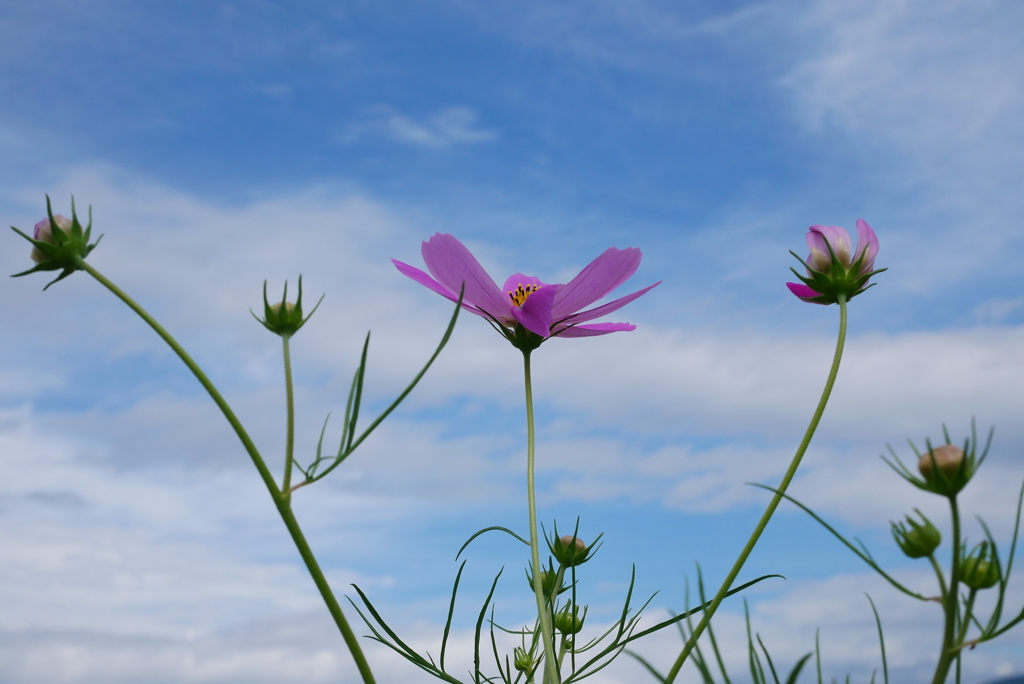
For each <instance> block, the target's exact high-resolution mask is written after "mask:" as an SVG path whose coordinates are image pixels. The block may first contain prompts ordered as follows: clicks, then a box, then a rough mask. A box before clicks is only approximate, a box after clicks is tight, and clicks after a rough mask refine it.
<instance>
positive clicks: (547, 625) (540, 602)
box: [523, 351, 559, 684]
mask: <svg viewBox="0 0 1024 684" xmlns="http://www.w3.org/2000/svg"><path fill="white" fill-rule="evenodd" d="M523 377H524V379H525V383H526V499H527V502H528V506H529V509H530V557H531V559H532V562H533V593H534V595H535V596H536V597H537V617H538V618H539V619H540V632H541V641H542V642H543V645H544V663H545V665H544V668H545V675H544V682H545V683H546V684H559V677H558V660H557V659H556V658H555V644H554V625H553V624H552V618H551V611H549V610H548V599H547V597H546V596H544V582H543V581H542V576H543V572H544V568H543V566H541V564H540V539H539V535H538V534H537V490H536V485H535V480H534V461H535V459H534V441H535V439H534V425H533V382H532V380H531V379H530V352H529V351H524V352H523Z"/></svg>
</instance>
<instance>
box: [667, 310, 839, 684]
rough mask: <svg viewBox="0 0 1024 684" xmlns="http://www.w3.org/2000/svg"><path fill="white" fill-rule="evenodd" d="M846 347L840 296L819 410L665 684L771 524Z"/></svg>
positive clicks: (817, 420) (800, 458) (812, 417)
mask: <svg viewBox="0 0 1024 684" xmlns="http://www.w3.org/2000/svg"><path fill="white" fill-rule="evenodd" d="M845 344H846V298H845V297H843V296H840V297H839V336H838V339H837V340H836V351H835V355H834V356H833V357H832V368H831V370H829V373H828V379H827V380H826V381H825V389H824V390H822V393H821V399H819V400H818V406H817V408H816V409H815V410H814V415H813V416H811V422H810V424H809V425H808V426H807V431H806V432H805V433H804V438H803V440H801V442H800V446H799V447H798V448H797V450H796V454H795V455H794V456H793V460H792V461H791V462H790V464H789V468H788V469H787V470H786V474H785V475H784V476H783V478H782V482H781V483H780V484H779V486H778V487H777V488H776V490H775V495H774V496H773V497H772V500H771V502H770V503H769V504H768V508H766V509H765V512H764V515H762V516H761V519H760V520H759V521H758V523H757V526H756V527H755V528H754V531H753V533H751V535H750V539H748V540H747V544H746V546H744V547H743V550H742V551H741V552H740V555H739V557H738V558H737V559H736V562H735V563H734V564H733V566H732V569H731V570H730V571H729V574H728V575H726V578H725V581H724V582H722V586H721V587H720V588H719V590H718V593H717V594H715V598H714V599H712V601H711V605H710V606H708V608H707V609H706V610H705V611H704V614H703V616H701V619H700V622H699V623H697V627H696V629H694V630H693V632H692V633H691V634H690V638H689V639H687V640H686V644H685V645H684V646H683V650H682V651H681V652H680V653H679V656H678V657H677V658H676V661H675V662H674V663H673V664H672V669H671V670H669V671H668V674H667V675H666V677H665V683H666V684H672V682H674V681H675V679H676V677H677V676H678V675H679V670H680V669H682V667H683V663H685V662H686V658H687V657H688V656H689V655H690V652H691V651H692V650H693V648H694V646H696V645H697V639H699V638H700V635H701V634H703V633H704V630H705V629H706V628H707V626H708V624H709V623H710V622H711V618H712V617H713V616H714V614H715V611H716V610H718V606H719V604H721V603H722V600H723V599H724V598H725V596H726V594H727V593H729V588H730V587H732V583H733V582H734V581H735V580H736V576H737V575H739V574H740V570H742V569H743V564H744V563H746V562H747V557H748V556H749V555H750V552H751V551H753V550H754V545H755V544H757V541H758V539H760V537H761V533H762V532H764V529H765V528H766V527H767V526H768V521H769V520H771V517H772V514H774V513H775V509H776V508H778V507H779V503H780V502H781V501H782V498H783V496H784V495H785V494H786V489H787V488H788V487H789V483H790V482H792V481H793V477H794V476H795V475H796V471H797V468H799V467H800V461H802V460H803V457H804V453H805V452H806V451H807V447H808V446H809V445H810V443H811V439H812V438H813V437H814V432H815V430H817V429H818V423H819V422H820V421H821V416H822V415H823V414H824V413H825V406H826V405H827V404H828V399H829V396H830V395H831V394H832V386H833V385H835V382H836V376H837V375H838V373H839V364H840V362H841V361H842V358H843V346H844V345H845Z"/></svg>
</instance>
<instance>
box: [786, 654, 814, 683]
mask: <svg viewBox="0 0 1024 684" xmlns="http://www.w3.org/2000/svg"><path fill="white" fill-rule="evenodd" d="M812 655H814V654H813V653H808V654H807V655H805V656H804V657H803V658H801V659H800V660H798V661H796V665H794V666H793V670H792V672H790V673H789V677H787V678H786V684H796V680H797V678H798V677H799V676H800V671H801V670H803V669H804V665H806V664H807V661H808V660H810V658H811V656H812Z"/></svg>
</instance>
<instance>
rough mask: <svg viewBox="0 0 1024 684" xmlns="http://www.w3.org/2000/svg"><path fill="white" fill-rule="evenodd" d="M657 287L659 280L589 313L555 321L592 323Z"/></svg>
mask: <svg viewBox="0 0 1024 684" xmlns="http://www.w3.org/2000/svg"><path fill="white" fill-rule="evenodd" d="M658 285H661V281H660V280H659V281H658V282H656V283H654V285H649V286H648V287H645V288H644V289H642V290H637V291H636V292H634V293H633V294H628V295H626V296H625V297H619V298H618V299H616V300H614V301H611V302H608V303H607V304H602V305H601V306H598V307H595V308H593V309H590V310H589V311H583V312H581V313H578V314H571V315H569V316H566V317H565V318H561V319H559V318H556V319H555V320H556V321H557V322H559V323H562V322H564V323H582V322H583V321H592V320H594V319H595V318H600V317H601V316H604V315H606V314H610V313H611V312H612V311H618V310H619V309H621V308H622V307H624V306H626V305H627V304H629V303H630V302H631V301H633V300H634V299H637V298H638V297H640V296H641V295H643V294H646V293H647V292H648V291H650V290H651V289H653V288H655V287H657V286H658Z"/></svg>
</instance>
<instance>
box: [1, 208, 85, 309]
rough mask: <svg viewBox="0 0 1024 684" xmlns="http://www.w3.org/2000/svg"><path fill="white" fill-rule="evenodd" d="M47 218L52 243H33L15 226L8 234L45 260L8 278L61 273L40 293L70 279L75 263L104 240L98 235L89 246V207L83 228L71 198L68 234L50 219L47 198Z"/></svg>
mask: <svg viewBox="0 0 1024 684" xmlns="http://www.w3.org/2000/svg"><path fill="white" fill-rule="evenodd" d="M46 215H47V218H49V220H50V237H51V239H52V240H53V242H46V241H44V240H36V239H35V238H32V237H29V236H28V235H26V234H25V233H23V232H21V231H20V230H18V229H17V228H15V227H14V226H11V230H13V231H14V232H15V233H17V234H18V235H20V236H21V237H23V238H25V239H26V240H28V241H29V242H31V243H32V246H33V247H35V248H36V250H37V251H38V252H39V253H40V254H42V255H43V257H44V259H43V261H41V262H39V263H38V264H36V265H35V266H33V267H32V268H30V269H28V270H27V271H22V272H21V273H15V274H13V275H11V277H12V278H19V277H21V276H25V275H28V274H29V273H36V272H38V271H62V273H61V274H60V275H59V276H57V277H56V278H54V279H53V280H51V281H50V282H49V283H48V284H47V285H46V287H44V288H43V290H46V289H47V288H49V287H50V285H53V284H54V283H56V282H57V281H59V280H63V279H64V278H67V277H68V276H69V275H71V274H72V273H74V272H75V271H77V270H79V266H78V261H79V260H80V259H84V258H86V257H87V256H89V253H90V252H92V250H94V249H96V246H97V245H98V244H100V240H102V239H103V236H102V235H100V236H99V238H97V239H96V242H94V243H92V244H91V245H90V244H89V238H90V236H91V235H92V206H90V207H89V224H88V225H87V226H85V227H84V228H83V227H82V224H81V222H80V221H79V220H78V214H77V212H76V211H75V198H74V196H72V197H71V228H70V232H68V231H65V229H64V228H61V227H60V226H59V225H57V220H56V219H55V218H54V217H53V207H52V206H51V203H50V196H49V195H47V196H46Z"/></svg>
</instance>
